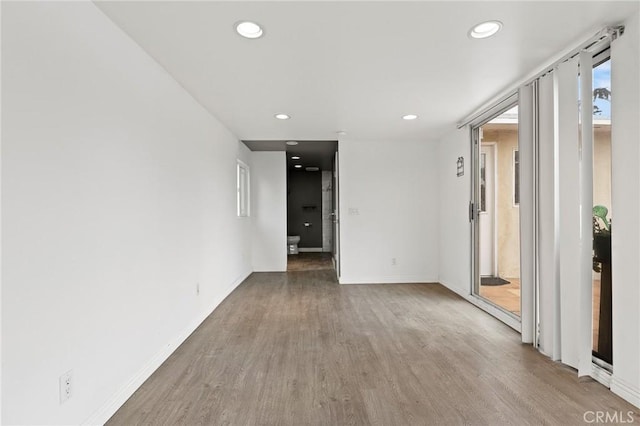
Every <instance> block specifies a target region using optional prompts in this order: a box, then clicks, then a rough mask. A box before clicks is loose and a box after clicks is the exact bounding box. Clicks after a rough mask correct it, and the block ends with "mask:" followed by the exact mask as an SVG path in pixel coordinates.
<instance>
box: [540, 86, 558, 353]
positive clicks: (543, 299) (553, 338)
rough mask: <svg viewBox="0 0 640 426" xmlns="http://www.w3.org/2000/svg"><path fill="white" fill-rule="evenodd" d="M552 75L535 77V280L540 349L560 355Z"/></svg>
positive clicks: (556, 179) (556, 192) (556, 162)
mask: <svg viewBox="0 0 640 426" xmlns="http://www.w3.org/2000/svg"><path fill="white" fill-rule="evenodd" d="M555 108H556V103H555V98H554V76H553V74H547V75H545V76H543V77H541V78H540V79H539V80H538V282H539V296H538V300H539V315H540V319H539V321H540V338H539V349H540V351H541V352H542V353H544V354H546V355H547V356H549V357H551V359H553V360H559V359H560V297H559V296H560V289H559V278H558V270H559V269H558V257H559V253H558V212H557V210H558V202H557V197H558V191H557V184H558V178H557V176H558V155H557V151H558V149H557V143H556V142H557V141H556V137H555V122H556V111H555Z"/></svg>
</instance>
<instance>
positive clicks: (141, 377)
mask: <svg viewBox="0 0 640 426" xmlns="http://www.w3.org/2000/svg"><path fill="white" fill-rule="evenodd" d="M249 275H251V271H249V272H245V273H244V274H242V275H241V276H240V277H238V279H236V280H235V281H234V282H233V283H231V284H230V285H229V286H228V287H227V288H226V289H225V290H224V291H223V292H222V293H221V294H220V295H219V296H218V297H216V298H215V299H214V300H213V301H212V304H211V306H210V308H209V309H207V310H205V311H204V312H203V313H202V314H201V315H200V316H199V317H198V318H196V320H195V321H193V322H192V323H191V324H190V325H189V326H188V327H187V328H185V329H184V331H183V332H182V333H180V334H179V335H178V336H176V338H175V339H173V340H172V341H170V342H169V343H167V345H166V346H165V347H163V348H162V349H161V350H160V351H158V353H156V355H154V356H153V357H152V358H151V359H150V360H149V361H148V362H147V363H146V365H144V366H143V367H142V368H141V369H140V370H139V371H138V372H137V373H136V374H135V375H134V376H133V377H132V378H131V379H130V380H129V382H128V383H126V384H125V385H124V386H123V387H122V388H121V389H120V390H119V391H117V392H116V393H115V394H114V395H113V396H112V397H111V398H109V399H108V400H107V402H105V404H104V405H103V406H102V407H100V408H99V409H98V410H96V411H95V412H94V413H93V414H92V415H91V416H90V417H89V418H88V419H87V420H86V421H84V422H83V423H82V424H83V425H104V424H105V423H106V422H107V421H108V420H109V419H110V418H111V416H113V415H114V414H115V413H116V411H118V409H119V408H120V407H122V405H123V404H124V403H125V402H127V400H128V399H129V398H130V397H131V395H133V394H134V392H135V391H136V390H138V388H139V387H140V386H142V384H143V383H144V382H145V381H146V380H147V379H148V378H149V377H150V376H151V375H152V374H153V373H154V372H155V371H156V370H157V369H158V368H159V367H160V366H161V365H162V363H163V362H165V361H166V360H167V358H169V356H171V354H172V353H173V352H174V351H175V350H176V349H177V348H178V347H179V346H180V345H181V344H182V343H183V342H184V341H185V340H187V338H188V337H189V336H190V335H191V333H193V332H194V331H195V329H196V328H198V327H199V326H200V324H202V322H203V321H204V320H205V319H207V317H208V316H209V315H211V313H212V312H213V311H214V310H215V309H216V308H217V307H218V305H220V303H222V301H223V300H224V299H225V298H226V297H227V296H228V295H229V294H231V292H232V291H233V290H235V288H236V287H238V285H240V283H242V282H243V281H244V280H246V279H247V277H249Z"/></svg>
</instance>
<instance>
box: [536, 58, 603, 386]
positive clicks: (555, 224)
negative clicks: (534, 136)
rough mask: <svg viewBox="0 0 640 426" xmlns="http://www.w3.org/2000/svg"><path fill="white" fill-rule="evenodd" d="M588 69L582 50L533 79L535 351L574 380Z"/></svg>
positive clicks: (581, 325)
mask: <svg viewBox="0 0 640 426" xmlns="http://www.w3.org/2000/svg"><path fill="white" fill-rule="evenodd" d="M580 69H583V70H586V72H584V73H583V75H582V76H581V78H580V87H578V74H579V70H580ZM591 72H592V58H591V54H590V53H587V52H585V53H581V54H580V55H578V57H575V58H573V59H570V60H568V61H566V62H563V63H561V64H560V65H558V67H557V68H556V69H555V70H554V71H553V72H552V73H550V74H547V75H545V76H543V77H541V78H540V79H539V82H538V88H539V89H538V129H539V133H538V162H539V164H538V259H539V263H538V265H539V266H538V268H539V269H538V277H539V278H538V279H539V292H540V294H539V313H540V318H539V321H540V338H539V349H540V351H541V352H543V353H544V354H546V355H548V356H549V357H551V359H553V360H557V361H561V362H562V363H564V364H567V365H569V366H571V367H573V368H576V369H578V375H579V376H583V375H590V374H591V346H592V338H591V334H592V285H593V284H592V275H591V274H592V272H591V266H592V261H591V257H592V229H591V226H592V223H591V207H592V205H593V195H592V194H593V183H592V182H593V126H592V88H591V86H592V77H591ZM579 91H580V99H582V108H581V107H580V102H579V100H578V99H579V97H578V93H579Z"/></svg>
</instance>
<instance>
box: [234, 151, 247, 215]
mask: <svg viewBox="0 0 640 426" xmlns="http://www.w3.org/2000/svg"><path fill="white" fill-rule="evenodd" d="M237 191H238V216H239V217H247V216H249V166H247V165H246V164H245V163H243V162H242V161H240V160H238V183H237Z"/></svg>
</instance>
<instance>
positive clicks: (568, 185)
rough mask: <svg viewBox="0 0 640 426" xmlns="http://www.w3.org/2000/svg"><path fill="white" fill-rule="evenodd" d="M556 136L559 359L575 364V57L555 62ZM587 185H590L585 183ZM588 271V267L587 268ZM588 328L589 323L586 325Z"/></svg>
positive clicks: (577, 269) (577, 196) (577, 182)
mask: <svg viewBox="0 0 640 426" xmlns="http://www.w3.org/2000/svg"><path fill="white" fill-rule="evenodd" d="M554 77H555V79H554V82H555V86H556V87H555V89H556V105H557V117H556V138H557V143H558V161H559V165H560V170H561V173H559V175H558V190H559V197H558V201H559V209H558V212H559V215H560V216H559V228H558V230H559V232H560V234H559V238H558V240H559V243H560V335H561V344H560V353H561V360H562V362H563V363H565V364H567V365H570V366H571V367H574V368H578V358H579V355H578V347H579V339H578V336H579V333H578V330H579V327H580V323H579V319H580V309H579V308H580V304H579V303H578V299H579V294H580V286H579V284H580V255H579V253H580V250H579V247H580V171H579V160H580V157H579V146H578V145H579V143H580V140H579V131H578V130H579V129H578V126H579V123H578V115H579V112H578V59H577V58H574V59H572V60H570V61H567V62H564V63H562V64H560V65H559V66H558V69H557V70H556V71H555V72H554ZM589 188H591V186H589ZM589 271H591V268H589ZM589 329H590V327H589Z"/></svg>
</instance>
